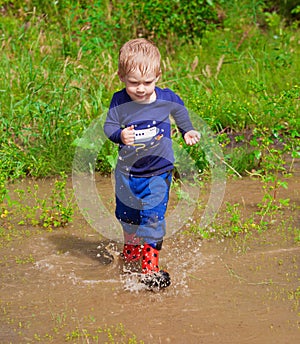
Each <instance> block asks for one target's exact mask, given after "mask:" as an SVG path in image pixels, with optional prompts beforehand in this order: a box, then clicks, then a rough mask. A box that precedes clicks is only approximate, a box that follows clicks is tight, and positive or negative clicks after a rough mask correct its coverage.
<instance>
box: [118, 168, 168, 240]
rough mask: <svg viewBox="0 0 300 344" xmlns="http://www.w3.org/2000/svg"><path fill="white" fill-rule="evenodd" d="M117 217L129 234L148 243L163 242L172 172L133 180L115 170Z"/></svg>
mask: <svg viewBox="0 0 300 344" xmlns="http://www.w3.org/2000/svg"><path fill="white" fill-rule="evenodd" d="M115 180H116V185H115V193H116V212H115V213H116V217H117V219H118V220H119V221H120V223H121V224H122V227H123V230H124V231H125V232H127V233H128V234H135V235H136V236H137V237H139V238H141V239H142V240H143V241H144V242H145V243H147V244H150V245H151V244H154V245H155V244H156V243H159V242H162V240H163V237H164V236H165V234H166V222H165V213H166V210H167V206H168V201H169V191H170V186H171V182H172V171H168V172H165V173H163V174H160V175H157V176H152V177H133V176H130V175H125V174H123V173H121V172H119V171H117V170H116V172H115Z"/></svg>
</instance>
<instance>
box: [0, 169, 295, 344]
mask: <svg viewBox="0 0 300 344" xmlns="http://www.w3.org/2000/svg"><path fill="white" fill-rule="evenodd" d="M299 184H300V178H299V175H298V176H297V175H296V176H295V177H294V178H293V179H292V180H291V181H290V182H289V188H288V189H287V190H285V191H284V192H285V194H283V195H282V196H283V197H286V196H287V195H288V197H289V198H290V199H291V203H293V204H294V205H295V207H294V208H295V209H296V210H295V211H294V212H293V213H292V216H293V218H294V227H295V226H296V227H297V228H298V229H299V228H300V218H299V206H300V187H299ZM260 200H261V186H260V185H258V183H257V182H256V181H252V180H250V179H247V178H246V179H243V180H235V181H231V182H228V184H227V188H226V194H225V199H224V202H231V203H240V204H242V205H243V208H244V209H245V211H249V212H251V211H253V209H254V208H255V205H256V204H257V203H258V202H259V201H260ZM221 211H222V209H221ZM290 215H291V214H288V216H290ZM285 226H286V228H284V227H285ZM292 239H293V238H292V237H291V235H290V232H289V228H288V225H287V222H285V225H284V224H283V225H282V228H281V229H280V230H277V231H275V230H274V231H272V230H270V231H268V232H267V233H261V234H255V235H252V236H251V237H249V238H245V237H242V236H241V237H239V238H235V239H225V240H201V239H200V238H199V237H198V236H196V235H193V234H186V233H183V232H181V231H180V232H178V233H177V234H176V235H174V236H173V237H169V238H167V239H166V240H165V242H164V246H163V250H162V251H161V260H160V264H161V267H163V268H166V269H167V270H168V271H169V273H170V275H171V278H172V284H171V286H170V287H169V288H167V289H165V290H163V291H160V292H151V291H147V290H144V289H142V288H141V286H140V285H137V283H136V277H135V275H132V276H130V275H124V274H123V273H122V272H121V268H122V267H121V264H120V262H119V260H118V257H117V252H118V250H120V249H121V244H120V243H113V242H110V241H109V240H106V239H103V238H101V235H100V234H99V233H97V232H96V231H95V230H93V228H91V226H89V225H88V224H87V223H86V221H85V220H84V219H83V218H82V217H81V216H80V214H77V216H76V219H75V221H74V222H73V223H72V224H70V225H69V226H67V227H66V228H64V229H56V230H53V231H52V232H48V231H46V230H41V231H36V230H35V231H33V232H32V233H31V234H30V235H28V236H27V237H26V236H23V237H22V238H19V239H14V240H13V241H12V242H10V243H8V244H7V245H5V246H4V247H2V248H1V251H0V263H1V265H0V266H1V270H0V279H1V286H0V287H1V291H0V343H1V344H7V343H13V344H15V343H16V344H17V343H66V342H70V343H140V342H141V343H142V342H143V343H154V344H156V343H175V344H177V343H178V344H181V343H187V344H189V343H191V344H194V343H195V344H198V343H204V344H218V343H222V344H226V343H228V344H229V343H231V344H235V343H236V344H244V343H245V344H246V343H257V344H260V343H262V344H268V343H272V344H273V343H280V344H282V343H286V344H294V343H295V344H296V343H299V342H300V318H299V315H300V310H299V292H300V290H299V289H300V288H299V286H300V283H299V277H300V246H299V244H297V243H295V242H294V241H293V240H292ZM111 254H113V255H115V259H114V260H113V261H111Z"/></svg>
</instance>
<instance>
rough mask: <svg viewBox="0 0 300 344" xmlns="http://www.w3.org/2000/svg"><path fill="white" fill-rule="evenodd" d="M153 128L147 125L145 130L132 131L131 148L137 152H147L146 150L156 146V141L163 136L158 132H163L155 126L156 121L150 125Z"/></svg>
mask: <svg viewBox="0 0 300 344" xmlns="http://www.w3.org/2000/svg"><path fill="white" fill-rule="evenodd" d="M152 124H153V125H154V126H150V125H148V128H146V129H135V130H134V135H135V138H134V144H133V146H134V147H136V148H135V150H136V152H138V151H139V150H141V149H143V150H147V149H148V148H154V147H156V146H157V144H158V141H159V140H160V139H161V138H162V137H163V136H164V135H163V134H162V133H161V134H159V133H160V131H162V132H163V131H164V130H163V129H159V128H158V127H156V126H155V124H156V121H153V123H152Z"/></svg>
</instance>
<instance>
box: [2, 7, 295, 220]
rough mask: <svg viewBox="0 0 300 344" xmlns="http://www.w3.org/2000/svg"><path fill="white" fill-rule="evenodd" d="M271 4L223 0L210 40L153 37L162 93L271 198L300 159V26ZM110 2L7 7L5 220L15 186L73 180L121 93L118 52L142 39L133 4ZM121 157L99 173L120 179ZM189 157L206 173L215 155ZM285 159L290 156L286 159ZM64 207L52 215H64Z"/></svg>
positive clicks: (101, 159)
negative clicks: (80, 147)
mask: <svg viewBox="0 0 300 344" xmlns="http://www.w3.org/2000/svg"><path fill="white" fill-rule="evenodd" d="M195 3H197V1H196V2H195ZM266 3H267V2H265V1H248V0H243V1H235V0H233V1H230V2H228V1H222V0H220V1H218V2H216V4H218V5H219V6H218V7H216V8H217V9H218V14H219V17H220V18H221V19H220V20H219V22H216V23H215V25H210V26H209V29H208V27H207V30H206V31H201V35H199V36H193V38H192V39H188V38H187V36H185V37H184V38H182V39H180V37H176V35H175V36H174V34H172V35H169V36H167V37H166V36H165V35H163V34H162V31H160V32H161V33H160V36H159V33H158V31H157V32H156V33H154V37H153V39H154V40H155V41H156V43H157V45H158V47H159V48H160V50H161V53H162V70H163V75H162V78H161V80H160V82H159V84H158V85H159V86H161V87H169V88H172V89H173V90H174V91H176V92H178V94H179V95H180V96H181V98H182V99H183V100H184V101H185V103H186V105H187V107H188V108H189V109H190V110H192V111H193V112H194V113H196V114H197V116H199V117H201V118H202V119H203V120H204V121H205V122H206V123H207V125H208V126H209V127H210V128H211V130H212V132H213V133H214V134H215V136H216V138H217V139H218V142H219V144H220V146H221V147H222V149H223V150H224V158H225V163H226V165H227V167H229V168H228V173H229V174H231V173H233V174H235V175H239V176H241V175H244V174H248V173H249V172H250V173H252V174H253V173H254V174H256V175H260V176H261V178H262V181H263V182H265V188H266V190H269V189H268V187H273V186H272V185H275V186H276V187H279V186H280V180H281V176H280V175H278V173H280V174H282V173H283V174H285V173H287V172H293V170H292V164H291V166H286V165H285V162H286V161H287V160H291V161H292V162H293V161H294V160H295V159H299V157H300V153H299V150H300V149H299V136H300V116H299V107H300V104H299V98H300V83H299V75H300V60H299V55H300V44H299V42H300V30H299V28H298V27H299V25H298V24H299V22H298V21H297V17H296V19H295V20H294V21H293V22H288V21H287V19H286V18H283V17H282V16H281V12H280V11H278V13H275V12H272V11H269V8H268V5H267V4H266ZM268 3H269V2H268ZM108 5H109V2H108V1H104V2H98V1H97V2H95V3H94V4H93V6H92V5H91V3H90V2H89V1H73V0H69V1H66V2H58V3H56V4H55V2H49V3H47V2H43V3H42V4H40V3H39V2H38V3H37V2H36V1H27V2H26V4H25V5H24V2H23V1H16V2H14V5H9V2H8V1H0V6H1V8H2V14H3V15H2V17H1V22H0V32H1V48H0V52H1V53H0V54H1V55H0V57H1V58H0V80H1V82H0V112H1V117H0V131H1V133H2V135H1V137H0V160H1V172H0V186H1V188H0V205H1V214H2V215H1V216H2V218H3V220H5V219H6V218H7V216H8V215H7V213H6V212H7V211H9V210H10V209H8V208H7V205H6V204H4V205H3V204H2V201H4V200H6V201H7V187H8V184H7V183H8V181H13V180H15V179H19V178H22V177H24V176H34V177H45V176H54V175H57V174H59V173H61V172H64V173H67V174H69V173H70V172H71V170H72V163H73V157H74V152H75V148H76V142H80V140H79V139H80V138H81V137H82V135H83V133H84V132H85V130H86V129H87V128H88V127H89V126H90V124H91V123H92V121H93V120H94V119H96V118H99V116H101V115H102V114H103V113H104V114H105V109H107V107H108V106H109V102H110V99H111V96H112V94H113V92H115V91H116V90H119V89H120V88H121V87H123V85H122V84H121V83H120V81H119V80H118V77H117V73H116V72H117V56H118V49H119V47H120V46H121V45H122V44H123V43H124V41H125V40H127V39H129V38H132V35H133V33H132V31H131V24H130V21H129V20H128V18H127V17H126V16H129V14H130V15H132V8H131V7H130V6H129V7H128V6H125V5H124V6H123V5H122V2H119V1H116V2H114V6H119V7H118V9H119V10H120V11H121V12H118V11H112V9H111V8H110V7H109V6H108ZM139 5H140V4H139ZM206 5H207V3H206ZM13 6H15V7H13ZM122 6H123V7H122ZM191 6H192V5H191ZM193 6H194V2H193ZM208 6H211V5H208ZM17 8H20V10H17ZM141 8H142V7H141ZM209 9H210V10H211V8H209ZM297 9H299V8H298V7H297ZM135 15H138V14H135ZM143 15H145V13H144V14H143ZM155 15H157V16H159V15H163V12H156V14H155ZM126 19H127V20H126ZM135 19H136V18H135ZM182 19H184V18H181V17H180V16H179V17H178V20H182ZM288 19H290V18H288ZM135 23H137V21H135ZM286 23H289V24H290V25H289V26H287V25H285V24H286ZM148 24H149V22H148V23H147V25H148ZM211 24H212V23H211ZM145 25H146V23H145ZM166 25H167V24H166ZM137 26H138V25H137ZM137 26H136V29H137V30H138V27H137ZM162 29H163V27H160V28H159V30H162ZM146 31H147V30H145V35H146ZM148 34H150V33H149V32H148ZM155 34H156V36H155ZM176 139H177V138H176ZM115 150H116V147H115V146H114V145H113V144H106V145H104V146H103V149H102V150H101V151H100V152H99V154H98V162H97V164H96V168H97V170H98V171H100V172H102V173H109V172H110V168H111V165H112V158H113V157H114V156H115ZM187 150H188V152H189V154H190V155H191V156H192V157H193V158H194V159H195V160H196V163H197V165H198V166H199V167H200V168H201V170H204V172H205V169H207V170H209V165H208V163H207V161H206V159H205V152H202V151H199V147H196V148H187ZM270 153H271V154H270ZM283 154H284V156H285V160H284V159H280V157H281V155H283ZM288 158H289V159H288ZM276 166H279V167H281V166H282V169H281V168H279V169H276ZM274 167H275V168H274ZM290 169H291V170H290ZM274 170H275V171H274ZM274 172H276V173H274ZM277 172H278V173H277ZM266 174H267V176H266ZM268 178H269V179H268ZM268 180H269V182H268ZM268 183H269V184H268ZM272 183H273V184H272ZM274 183H275V184H274ZM270 184H271V186H269V185H270ZM54 191H55V190H54ZM40 202H41V200H40ZM60 202H61V203H60ZM62 202H63V199H61V200H59V201H58V203H57V204H56V205H55V206H51V205H50V206H49V207H50V208H51V210H53V211H55V207H56V208H57V207H60V206H61V204H62ZM268 202H269V203H268ZM271 203H272V197H271V198H269V200H268V198H267V197H266V199H265V204H269V205H271ZM47 207H48V206H47ZM47 207H46V206H44V209H46V208H47ZM47 209H48V208H47ZM48 210H49V209H48ZM68 216H69V218H68V221H69V220H70V219H71V217H72V216H71V214H70V215H68Z"/></svg>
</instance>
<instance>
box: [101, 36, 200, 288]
mask: <svg viewBox="0 0 300 344" xmlns="http://www.w3.org/2000/svg"><path fill="white" fill-rule="evenodd" d="M160 59H161V57H160V52H159V50H158V49H157V47H156V46H155V45H154V44H153V43H152V42H150V41H148V40H146V39H143V38H140V39H133V40H130V41H128V42H127V43H125V44H124V45H123V46H122V48H121V49H120V52H119V65H118V76H119V78H120V80H121V81H122V82H123V83H124V84H125V88H124V89H122V90H121V91H118V92H116V93H115V94H114V95H113V97H112V100H111V103H110V107H109V112H108V114H107V118H106V121H105V124H104V131H105V134H106V135H107V137H108V138H109V139H110V140H111V141H113V142H115V143H117V144H118V145H119V156H118V162H117V166H116V171H115V181H116V184H115V194H116V211H115V214H116V217H117V219H118V220H119V221H120V223H121V225H122V228H123V232H124V248H123V259H124V261H125V262H127V263H128V262H137V261H140V260H141V268H142V273H143V278H142V282H143V283H145V284H146V285H147V286H149V287H158V288H164V287H167V286H169V285H170V276H169V274H168V273H167V272H166V271H163V270H160V269H159V265H158V261H159V252H160V250H161V248H162V244H163V238H164V236H165V234H166V224H165V213H166V210H167V204H168V200H169V191H170V185H171V181H172V170H173V168H174V165H173V163H174V154H173V150H172V141H171V123H170V115H171V116H172V117H173V118H174V120H175V123H176V125H177V127H178V128H179V130H180V132H181V133H182V135H183V138H184V140H185V142H186V144H188V145H194V144H196V143H197V142H198V141H199V139H200V134H199V133H198V132H197V131H195V130H194V128H193V125H192V123H191V121H190V118H189V115H188V111H187V109H186V108H185V107H184V104H183V101H182V100H181V99H180V97H179V96H178V95H176V94H175V93H174V92H173V91H171V90H170V89H161V88H159V87H157V86H156V83H157V81H158V80H159V78H160V76H161V68H160Z"/></svg>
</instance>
